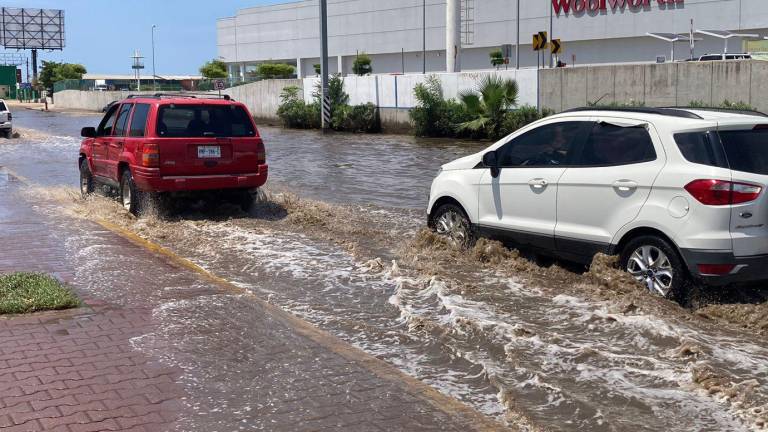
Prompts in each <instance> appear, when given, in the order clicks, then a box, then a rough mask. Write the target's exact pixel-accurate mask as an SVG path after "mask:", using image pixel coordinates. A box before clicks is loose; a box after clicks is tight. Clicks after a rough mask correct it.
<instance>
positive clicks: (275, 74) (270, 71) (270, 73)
mask: <svg viewBox="0 0 768 432" xmlns="http://www.w3.org/2000/svg"><path fill="white" fill-rule="evenodd" d="M295 70H296V68H295V67H293V65H289V64H286V63H262V64H260V65H259V67H258V68H256V73H257V74H258V75H259V76H260V77H262V78H265V79H273V78H290V77H291V76H293V73H294V71H295Z"/></svg>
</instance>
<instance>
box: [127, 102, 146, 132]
mask: <svg viewBox="0 0 768 432" xmlns="http://www.w3.org/2000/svg"><path fill="white" fill-rule="evenodd" d="M148 116H149V104H136V108H134V110H133V117H131V127H130V128H129V129H128V136H132V137H143V136H144V134H145V132H146V130H147V118H148Z"/></svg>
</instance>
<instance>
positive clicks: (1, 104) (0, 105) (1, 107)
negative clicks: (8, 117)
mask: <svg viewBox="0 0 768 432" xmlns="http://www.w3.org/2000/svg"><path fill="white" fill-rule="evenodd" d="M0 111H8V108H6V106H5V102H0Z"/></svg>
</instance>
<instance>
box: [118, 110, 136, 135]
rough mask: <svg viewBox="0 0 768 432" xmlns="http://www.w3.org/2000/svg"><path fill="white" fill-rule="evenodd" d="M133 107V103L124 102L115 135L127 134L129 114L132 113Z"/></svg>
mask: <svg viewBox="0 0 768 432" xmlns="http://www.w3.org/2000/svg"><path fill="white" fill-rule="evenodd" d="M131 108H133V104H123V105H122V106H121V107H120V113H119V114H118V115H117V122H115V128H114V129H115V133H114V135H116V136H123V135H125V130H126V125H127V123H128V116H129V115H130V113H131Z"/></svg>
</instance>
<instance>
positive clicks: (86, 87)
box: [53, 79, 189, 93]
mask: <svg viewBox="0 0 768 432" xmlns="http://www.w3.org/2000/svg"><path fill="white" fill-rule="evenodd" d="M138 87H139V86H138V84H137V83H136V81H125V80H119V81H118V80H114V81H112V80H108V81H107V84H102V85H100V86H99V88H97V83H96V80H85V79H80V80H78V79H68V80H62V81H57V82H55V83H54V84H53V92H54V93H56V92H60V91H62V90H80V91H103V90H107V91H120V90H126V91H139V88H138ZM181 90H189V89H184V88H182V85H181V83H178V82H168V81H158V82H157V83H153V82H152V81H151V80H143V79H142V80H141V91H181Z"/></svg>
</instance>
